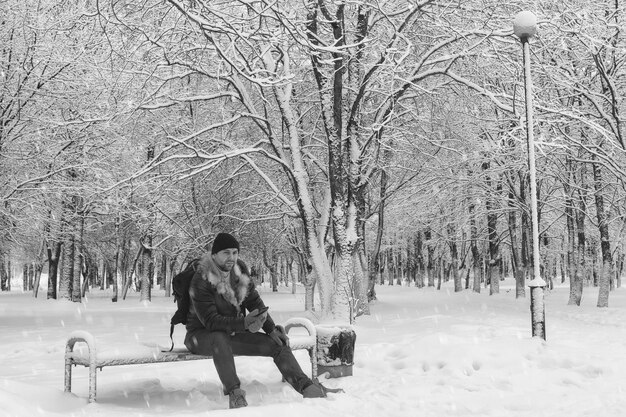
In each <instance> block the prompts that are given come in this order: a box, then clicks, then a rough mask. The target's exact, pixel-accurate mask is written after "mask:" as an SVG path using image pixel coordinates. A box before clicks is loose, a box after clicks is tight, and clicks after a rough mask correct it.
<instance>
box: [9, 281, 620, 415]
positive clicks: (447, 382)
mask: <svg viewBox="0 0 626 417" xmlns="http://www.w3.org/2000/svg"><path fill="white" fill-rule="evenodd" d="M377 291H378V294H379V301H377V302H375V303H373V304H372V305H371V309H372V315H371V316H369V317H361V318H359V319H358V321H357V323H356V325H355V330H356V332H357V342H356V352H355V368H354V376H352V377H345V378H341V379H329V380H325V379H323V378H322V382H323V383H324V384H325V385H328V386H329V387H333V388H334V387H341V388H343V389H344V390H345V391H346V392H345V393H344V394H330V396H329V398H327V399H307V400H304V399H302V397H301V396H300V395H299V394H298V393H296V392H295V391H294V390H293V389H292V388H291V387H290V386H289V385H288V384H286V383H283V382H281V377H280V374H279V373H278V371H277V370H276V368H275V366H274V364H273V362H272V360H271V359H267V358H261V359H258V358H237V359H236V363H237V367H238V372H239V376H240V379H241V380H242V384H243V385H242V388H243V389H245V390H246V391H247V393H248V396H247V398H248V403H249V406H248V407H247V408H245V409H238V410H233V411H230V410H228V398H226V397H224V396H223V395H222V394H221V385H220V382H219V379H218V377H217V374H216V372H215V369H214V366H213V362H212V361H192V362H178V363H167V364H150V365H140V366H122V367H110V368H105V369H104V370H103V371H98V402H97V403H94V404H88V403H87V395H88V387H87V369H86V368H83V367H80V368H74V370H73V374H74V378H73V387H72V388H73V389H72V391H73V392H72V393H71V394H64V393H63V354H64V349H65V339H66V338H67V335H69V333H70V332H71V331H72V330H87V331H89V332H91V333H92V334H93V335H94V336H95V337H96V339H97V340H98V343H101V344H102V345H106V346H114V345H116V344H119V345H124V344H134V343H136V341H143V342H155V343H159V344H163V345H168V343H169V337H168V333H169V318H170V315H171V314H172V313H173V311H174V310H175V305H174V303H173V302H172V301H171V299H165V298H164V297H163V296H162V295H161V293H159V292H158V291H157V292H156V293H157V294H155V296H154V299H153V302H152V303H149V304H147V305H144V304H142V303H140V302H139V301H138V296H137V295H136V294H131V295H130V297H129V299H127V300H126V301H122V302H120V303H117V304H112V303H111V302H110V301H109V298H108V296H107V295H106V294H102V293H100V294H92V295H90V296H89V297H88V300H87V301H85V302H83V303H81V304H75V303H69V302H58V301H48V300H45V299H42V298H40V299H33V298H32V295H30V294H21V293H17V292H12V293H10V294H7V293H2V294H0V352H1V353H0V417H9V416H10V417H13V416H20V417H21V416H28V417H31V416H113V417H122V416H124V417H127V416H131V417H139V416H144V417H145V416H170V415H177V416H208V415H210V416H220V415H224V416H226V415H228V416H231V417H232V416H255V417H257V416H258V417H261V416H264V417H265V416H275V417H281V416H287V415H289V416H293V417H301V416H311V417H313V416H315V417H319V416H337V417H339V416H341V417H344V416H347V417H350V416H355V417H356V416H359V417H365V416H377V417H381V416H382V417H396V416H398V417H400V416H402V417H410V416H420V417H431V416H432V417H435V416H436V417H446V416H463V417H465V416H494V417H496V416H497V417H507V416H528V417H531V416H532V417H540V416H555V417H557V416H567V417H577V416H594V417H596V416H602V417H618V416H619V417H622V416H624V415H626V395H625V392H624V390H625V389H626V361H625V359H626V290H624V289H618V290H616V291H614V292H612V293H611V297H610V305H611V307H609V308H608V309H598V308H596V307H595V304H596V297H597V290H595V289H593V288H585V292H584V295H583V305H582V306H581V307H572V306H567V305H566V304H567V297H568V289H567V288H566V287H562V288H558V289H556V290H554V291H552V292H551V293H546V321H547V339H548V341H547V343H544V342H543V341H541V340H537V339H531V337H530V311H529V299H528V298H526V299H522V300H515V295H514V291H513V290H512V283H511V282H509V281H507V282H505V283H503V285H502V292H501V294H499V295H496V296H489V295H488V290H485V289H483V293H482V294H473V293H471V292H470V291H464V292H462V293H456V294H455V293H454V292H452V291H451V290H450V289H448V288H445V289H443V290H441V291H436V290H433V289H417V288H413V287H411V288H406V287H404V288H401V287H397V286H396V287H387V286H378V287H377ZM41 295H43V296H44V297H45V292H44V293H43V294H41ZM262 295H263V298H264V300H265V302H266V304H267V305H269V306H270V313H271V314H272V316H273V317H274V319H275V321H277V322H282V321H284V320H286V319H287V318H289V317H293V316H301V315H302V313H301V312H300V311H301V309H302V306H303V305H304V294H303V293H301V292H299V293H298V294H296V295H292V294H291V293H290V290H289V289H287V288H284V287H283V288H281V291H280V292H279V293H272V292H271V291H270V290H269V289H266V288H263V289H262ZM183 336H184V329H183V328H182V327H181V326H178V328H177V329H176V333H175V338H176V340H177V341H178V342H179V344H182V339H183ZM296 357H297V358H298V360H299V361H300V363H301V364H302V366H303V369H304V370H305V372H307V373H309V372H310V365H309V364H308V360H307V355H306V353H305V352H304V351H299V352H297V354H296Z"/></svg>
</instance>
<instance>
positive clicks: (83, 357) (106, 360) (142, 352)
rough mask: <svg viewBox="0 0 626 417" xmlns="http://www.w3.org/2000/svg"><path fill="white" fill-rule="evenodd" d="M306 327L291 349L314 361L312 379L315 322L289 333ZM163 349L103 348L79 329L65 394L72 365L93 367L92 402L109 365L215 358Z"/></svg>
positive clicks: (70, 344) (68, 353)
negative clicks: (100, 375) (98, 378)
mask: <svg viewBox="0 0 626 417" xmlns="http://www.w3.org/2000/svg"><path fill="white" fill-rule="evenodd" d="M294 327H302V328H304V329H305V330H306V332H307V334H291V335H290V336H289V342H290V346H291V350H307V351H308V352H309V358H310V360H311V374H312V377H313V378H315V377H317V335H316V329H315V326H314V325H313V323H312V322H311V321H310V320H308V319H305V318H300V317H298V318H291V319H289V320H287V321H286V322H285V331H286V332H287V333H289V331H290V330H291V329H292V328H294ZM163 350H165V349H164V348H163V347H161V346H157V345H149V344H135V345H125V346H102V345H101V344H97V343H96V338H95V337H94V336H93V335H92V334H91V333H89V332H86V331H82V330H77V331H74V332H72V333H71V334H70V336H69V337H68V339H67V342H66V344H65V392H71V390H72V365H82V366H86V367H88V368H89V402H90V403H91V402H95V401H96V370H97V369H98V368H100V369H102V368H104V367H105V366H120V365H139V364H147V363H162V362H177V361H192V360H200V359H210V358H211V356H204V355H194V354H193V353H191V352H189V351H188V350H187V349H186V348H174V349H173V350H172V351H171V352H169V351H167V350H165V351H163Z"/></svg>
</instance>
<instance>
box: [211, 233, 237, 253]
mask: <svg viewBox="0 0 626 417" xmlns="http://www.w3.org/2000/svg"><path fill="white" fill-rule="evenodd" d="M233 248H234V249H237V250H239V242H237V239H235V237H234V236H233V235H231V234H228V233H218V234H217V236H215V239H214V240H213V246H212V247H211V254H214V253H217V252H219V251H221V250H224V249H233Z"/></svg>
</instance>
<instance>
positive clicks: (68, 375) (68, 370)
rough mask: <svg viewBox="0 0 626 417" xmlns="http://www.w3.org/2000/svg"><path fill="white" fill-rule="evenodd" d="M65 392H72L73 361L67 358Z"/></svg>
mask: <svg viewBox="0 0 626 417" xmlns="http://www.w3.org/2000/svg"><path fill="white" fill-rule="evenodd" d="M65 392H72V361H71V360H69V359H68V358H65Z"/></svg>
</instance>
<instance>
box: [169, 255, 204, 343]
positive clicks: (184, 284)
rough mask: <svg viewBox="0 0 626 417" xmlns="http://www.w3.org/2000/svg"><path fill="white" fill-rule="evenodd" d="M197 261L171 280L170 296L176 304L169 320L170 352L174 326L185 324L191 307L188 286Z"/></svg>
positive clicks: (190, 263) (192, 262) (196, 266)
mask: <svg viewBox="0 0 626 417" xmlns="http://www.w3.org/2000/svg"><path fill="white" fill-rule="evenodd" d="M199 261H200V259H194V260H192V261H191V262H189V264H188V265H187V268H185V269H184V270H183V271H181V272H179V273H178V274H176V275H175V276H174V278H172V295H174V302H175V303H176V312H175V313H174V315H173V316H172V319H171V320H170V340H171V341H172V347H171V348H170V350H169V351H170V352H171V351H172V350H173V349H174V338H173V335H174V326H176V325H177V324H187V315H188V314H189V306H190V305H191V299H190V298H189V286H190V285H191V279H192V278H193V276H194V275H195V274H196V270H197V269H198V262H199Z"/></svg>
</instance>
